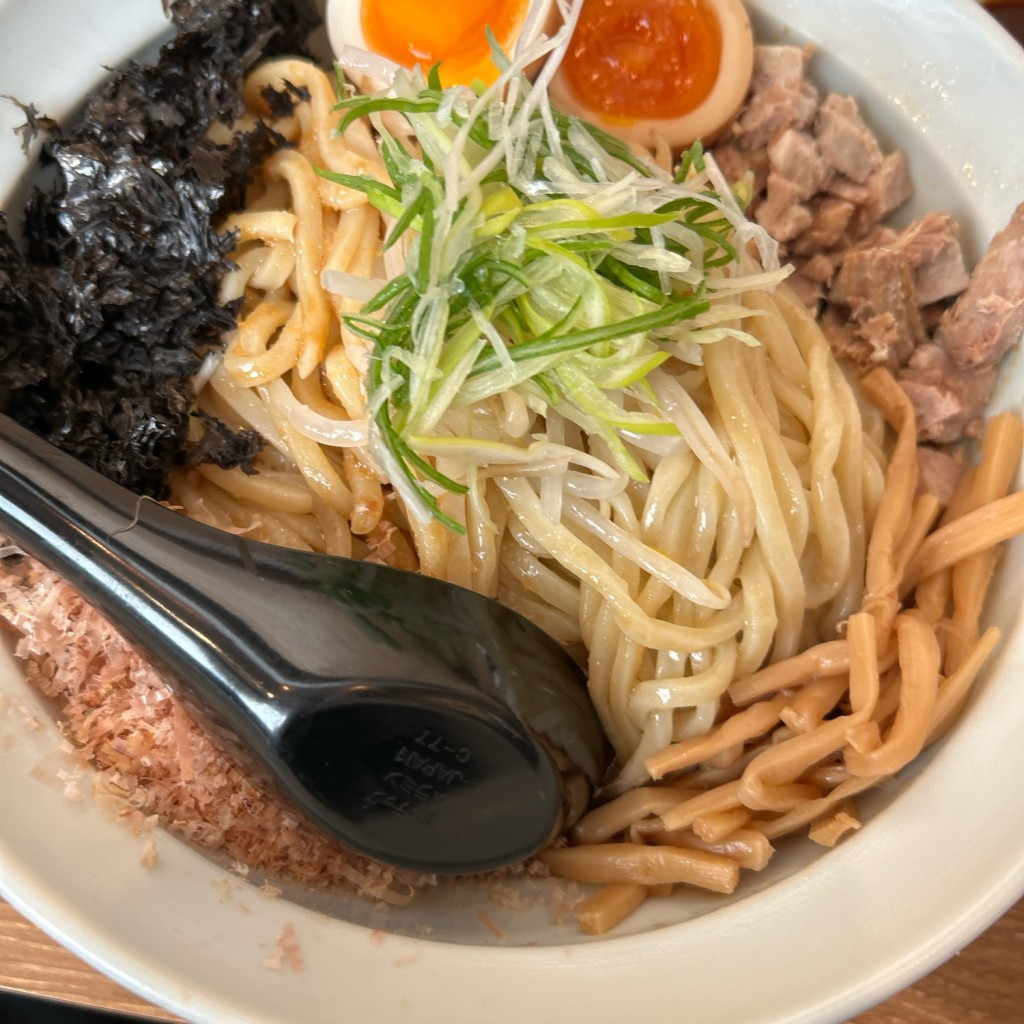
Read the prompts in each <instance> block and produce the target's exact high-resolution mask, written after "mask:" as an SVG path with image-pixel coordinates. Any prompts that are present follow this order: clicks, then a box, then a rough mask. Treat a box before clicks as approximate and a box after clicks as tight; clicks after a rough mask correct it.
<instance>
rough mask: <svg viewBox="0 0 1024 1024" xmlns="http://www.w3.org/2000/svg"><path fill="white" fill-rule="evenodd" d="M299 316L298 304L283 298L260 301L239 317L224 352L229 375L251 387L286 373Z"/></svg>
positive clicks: (296, 340)
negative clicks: (243, 315) (236, 326)
mask: <svg viewBox="0 0 1024 1024" xmlns="http://www.w3.org/2000/svg"><path fill="white" fill-rule="evenodd" d="M300 318H301V314H300V313H299V312H298V306H297V305H296V304H295V303H294V302H283V301H268V302H262V303H260V305H258V306H257V307H256V308H255V309H254V310H253V311H252V312H251V313H249V314H248V315H246V316H245V317H243V318H242V319H241V320H240V321H239V323H238V328H237V330H236V331H235V334H234V338H233V339H232V340H231V341H230V342H229V344H228V347H227V351H226V352H225V353H224V366H225V368H226V369H227V370H228V371H229V373H230V374H231V376H232V378H233V379H234V380H235V381H237V382H239V383H240V384H241V386H243V387H255V386H256V385H258V384H266V383H267V382H269V381H271V380H276V379H277V378H278V377H281V376H283V375H284V374H285V373H287V371H288V370H290V369H291V368H292V367H293V366H294V365H295V360H296V358H297V357H298V353H299V348H300V345H301V336H300V329H299V321H300ZM277 332H280V333H279V334H278V336H277V337H276V338H275V334H277Z"/></svg>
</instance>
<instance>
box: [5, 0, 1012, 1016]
mask: <svg viewBox="0 0 1024 1024" xmlns="http://www.w3.org/2000/svg"><path fill="white" fill-rule="evenodd" d="M750 7H751V9H752V12H753V15H754V20H755V26H756V31H757V35H758V37H759V38H760V39H763V40H782V41H792V42H804V41H810V42H813V43H815V44H817V46H818V47H819V48H820V52H819V54H818V56H816V58H815V60H814V73H815V75H816V76H817V78H818V80H819V81H820V82H821V83H824V84H827V85H829V86H831V87H833V88H836V89H839V90H842V91H848V92H851V93H853V94H854V95H856V96H857V97H858V98H859V99H860V101H861V103H862V105H863V107H864V109H865V111H866V114H867V117H868V119H869V120H870V121H871V122H872V123H873V124H874V125H875V126H876V127H877V128H878V129H879V130H880V132H881V134H882V136H883V140H884V141H885V142H886V143H887V144H889V145H896V144H899V145H901V146H903V147H904V148H905V149H906V150H907V151H908V153H909V155H910V159H911V163H912V166H913V171H914V175H915V178H916V181H917V185H918V192H917V197H916V199H915V200H914V203H913V205H912V207H911V209H910V210H908V211H905V213H904V216H910V215H915V214H919V213H921V212H924V211H925V210H929V209H947V210H950V211H951V212H953V213H954V214H955V215H956V216H957V217H959V218H960V219H961V220H962V221H963V222H964V225H965V228H966V231H965V239H966V242H967V248H968V251H969V254H970V255H971V256H972V257H977V255H978V254H979V253H980V251H981V249H982V248H983V246H984V244H985V242H986V241H987V240H988V238H989V237H991V235H992V234H993V232H994V231H996V230H997V229H998V228H999V227H1001V226H1002V225H1003V224H1004V223H1005V221H1006V220H1007V218H1008V217H1009V215H1010V212H1011V210H1012V209H1013V207H1014V206H1015V205H1016V203H1017V202H1018V201H1019V200H1021V199H1024V123H1022V117H1021V114H1020V110H1021V106H1020V102H1021V96H1024V55H1022V53H1021V52H1020V50H1019V48H1018V47H1017V46H1016V44H1014V43H1013V41H1012V40H1011V39H1010V38H1009V37H1008V36H1006V35H1005V34H1004V33H1003V32H1002V31H1001V30H1000V29H999V28H998V27H997V26H996V25H995V23H994V22H992V21H991V20H990V19H989V18H988V17H987V15H985V14H984V13H983V12H982V11H981V10H980V9H978V8H977V6H976V5H975V4H974V3H973V2H970V0H858V2H857V3H851V2H850V0H756V2H751V3H750ZM164 32H165V26H164V22H163V19H162V15H161V12H160V4H159V2H158V0H92V2H91V3H89V4H82V3H81V2H80V0H0V94H3V93H7V94H13V95H16V96H17V97H18V98H19V99H21V100H23V101H25V102H28V101H31V102H33V103H35V105H36V107H37V108H39V109H40V110H43V111H45V112H47V113H51V114H53V115H55V116H61V115H63V114H65V113H67V112H68V111H69V110H70V109H72V108H73V107H74V105H75V103H76V102H77V101H78V100H79V99H80V98H81V96H82V95H83V94H84V93H85V91H86V90H87V89H88V88H89V87H90V86H92V85H93V84H95V83H96V82H97V81H98V80H99V79H100V78H101V77H102V75H103V72H102V70H101V68H102V66H103V65H107V66H111V65H116V64H118V63H119V62H121V61H122V60H123V59H124V58H126V57H127V56H129V55H130V54H133V53H135V52H137V51H139V50H141V49H143V48H144V47H146V46H147V45H149V44H151V43H152V42H153V41H154V40H155V39H156V38H158V37H159V36H160V35H162V34H163V33H164ZM21 120H22V118H21V116H20V114H19V113H18V111H17V110H16V109H15V108H14V107H13V105H11V104H9V103H7V101H0V196H4V197H6V198H5V202H4V204H3V205H4V206H7V205H8V204H9V203H10V202H14V201H16V196H17V191H18V182H19V178H20V175H21V173H22V170H23V168H24V158H23V156H22V154H21V152H20V149H19V146H18V141H17V140H16V139H15V138H14V136H13V135H12V133H11V132H10V128H12V127H14V126H15V125H17V124H18V123H20V121H21ZM1022 388H1024V369H1022V367H1021V365H1020V360H1019V358H1018V357H1017V356H1013V357H1011V359H1010V362H1009V365H1008V367H1007V370H1006V373H1005V374H1004V380H1003V382H1002V386H1001V388H1000V390H999V393H998V396H997V405H998V406H999V407H1001V408H1005V407H1010V406H1013V407H1019V406H1020V395H1021V391H1022ZM1022 573H1024V545H1022V544H1020V543H1017V544H1014V545H1011V548H1010V552H1009V555H1008V557H1007V559H1006V562H1005V563H1004V565H1003V568H1002V571H1001V572H1000V575H999V579H998V581H997V584H996V586H995V589H994V592H993V594H992V600H991V604H990V608H989V612H988V617H989V619H990V621H992V622H994V623H996V624H998V625H1000V626H1001V627H1003V628H1004V630H1005V632H1006V639H1005V642H1004V643H1003V645H1002V647H1001V648H1000V650H999V653H998V656H997V657H996V658H995V659H994V661H993V662H992V664H991V665H990V666H989V668H988V671H987V672H986V674H985V678H984V681H983V684H982V685H981V686H980V687H979V690H978V693H977V695H976V698H975V699H974V700H973V702H972V704H971V706H970V707H969V709H968V712H967V714H966V716H965V718H964V720H963V721H962V722H961V723H960V724H959V726H958V727H957V729H956V731H955V732H954V733H953V734H952V735H951V736H950V737H949V738H948V739H947V741H946V742H944V743H943V744H942V745H941V746H940V747H939V748H938V749H937V750H935V751H934V752H933V753H932V754H931V756H930V757H929V758H927V759H926V761H925V762H924V763H922V764H920V765H916V766H915V767H914V770H913V771H911V772H908V773H907V775H906V777H905V778H903V779H901V780H900V781H899V782H898V783H897V784H895V785H893V786H891V787H889V788H887V789H886V790H885V791H883V792H880V793H878V794H876V795H875V796H874V797H872V798H871V799H870V800H868V801H866V803H865V807H866V810H867V813H868V816H869V819H870V820H869V822H868V824H867V826H866V827H865V828H864V829H862V830H861V831H860V832H859V833H857V834H855V835H853V836H852V837H850V838H849V839H847V840H846V841H845V842H844V843H843V844H842V845H840V846H839V847H838V848H837V849H835V850H833V851H830V852H828V853H827V854H825V855H820V853H819V852H818V851H817V850H816V849H811V847H810V844H807V843H801V842H795V843H793V844H791V845H789V846H786V847H785V848H784V849H783V850H781V851H780V853H779V854H778V855H777V857H776V858H775V860H774V861H773V863H772V865H771V867H770V869H769V870H768V871H767V872H765V873H764V874H763V875H762V876H761V877H755V878H754V879H753V885H748V886H747V888H745V889H744V890H743V892H742V893H741V894H740V895H738V896H736V897H734V898H731V899H721V898H718V897H710V896H699V895H695V896H693V897H692V898H682V899H680V898H675V899H672V900H666V901H650V902H649V903H648V904H647V905H645V907H644V908H643V909H642V910H641V912H640V913H638V914H637V915H635V916H634V917H633V918H632V919H630V921H629V922H628V923H627V924H626V926H625V927H623V928H622V929H621V930H620V931H619V932H618V933H617V934H615V935H614V936H612V937H610V938H606V939H601V940H584V939H582V938H581V937H580V936H578V935H577V934H576V933H575V930H574V928H573V926H572V925H571V924H569V923H567V924H563V925H557V924H554V923H552V921H551V915H550V913H549V911H548V909H547V908H546V907H545V906H544V905H543V904H540V903H538V904H537V905H536V906H535V907H534V908H533V909H532V910H530V911H527V912H523V913H518V912H512V911H508V910H501V909H500V908H497V907H495V906H494V905H493V904H491V903H489V902H488V897H487V894H486V893H481V892H480V891H478V890H473V889H464V890H459V891H456V892H446V893H443V894H440V895H438V896H437V897H435V898H434V899H431V900H424V901H422V902H420V903H417V904H416V905H415V906H414V908H413V909H412V910H410V911H406V912H400V913H399V912H392V913H391V914H387V915H383V914H380V913H379V912H376V911H374V910H372V909H371V908H369V907H368V906H367V905H366V904H363V903H361V902H359V901H353V900H349V899H345V898H337V899H324V898H310V897H309V896H308V895H307V894H304V893H289V894H285V896H284V897H281V898H277V899H268V898H266V897H263V896H261V895H259V893H258V892H257V890H256V889H255V887H253V886H252V885H250V884H249V883H247V882H243V881H241V880H240V879H238V878H237V877H236V876H233V875H231V874H230V873H228V872H226V871H224V870H223V869H222V868H220V867H218V866H217V865H215V864H213V863H212V862H211V861H209V860H208V859H206V858H205V857H203V856H202V855H200V854H199V853H197V852H195V851H193V850H191V849H188V848H186V847H184V846H183V845H182V844H180V843H179V842H177V841H176V840H174V839H172V838H171V837H169V836H166V835H161V836H159V837H158V839H157V847H158V853H159V862H158V864H157V866H156V867H155V868H154V869H152V870H145V869H143V868H142V867H141V866H140V856H141V852H142V839H141V838H139V837H135V836H132V835H131V834H130V833H129V832H128V831H127V830H126V829H125V828H124V827H123V826H120V825H117V824H114V823H112V822H110V821H108V820H107V819H106V818H104V816H103V814H102V813H101V811H100V810H99V808H98V807H97V806H96V805H95V804H94V803H93V802H92V801H91V800H89V799H85V800H82V801H78V802H74V801H70V800H68V799H67V798H66V797H65V796H64V795H62V792H61V790H62V785H61V783H60V781H59V778H58V771H59V770H60V769H61V768H62V767H63V766H64V762H63V761H62V755H61V754H60V752H59V750H58V734H57V731H56V728H55V726H54V725H53V724H52V720H51V718H50V715H49V710H48V709H47V708H46V707H45V706H44V705H43V703H42V702H41V701H40V700H39V699H38V698H36V697H35V695H34V694H33V693H31V692H29V691H28V689H27V688H26V687H25V685H24V683H23V681H22V679H21V677H20V673H19V669H18V667H17V665H16V663H15V662H14V660H13V659H12V658H11V657H10V656H9V655H7V654H6V652H4V651H0V823H2V826H0V832H2V835H0V891H2V892H3V894H4V895H5V896H6V897H7V898H8V899H9V900H11V901H12V902H13V903H14V904H15V905H16V906H17V907H19V908H20V909H21V910H22V911H23V912H24V913H25V914H26V915H28V916H29V917H30V918H32V919H33V920H35V921H36V922H37V923H39V924H40V925H41V926H42V927H43V928H45V929H46V930H47V931H49V932H50V933H51V934H53V935H54V936H55V937H56V938H58V939H59V940H60V941H62V942H63V943H64V944H65V945H67V946H69V947H70V948H71V949H73V950H74V951H75V952H77V953H78V954H79V955H81V956H82V957H83V958H84V959H86V960H87V961H89V962H90V963H92V964H93V965H95V966H96V967H98V968H99V969H100V970H102V971H104V972H106V973H107V974H109V975H111V976H112V977H114V978H116V979H117V980H118V981H120V982H122V983H123V984H124V985H126V986H128V987H129V988H131V989H134V990H135V991H136V992H138V993H140V994H141V995H143V996H145V997H147V998H149V999H151V1000H153V1001H154V1002H156V1003H158V1004H160V1005H162V1006H164V1007H167V1008H168V1009H170V1010H173V1011H175V1012H176V1013H178V1014H180V1015H182V1016H184V1017H186V1018H188V1019H190V1020H193V1021H197V1022H211V1024H212V1022H218V1024H222V1022H231V1021H238V1022H245V1024H271V1022H274V1024H328V1022H330V1024H335V1022H337V1021H340V1020H343V1021H351V1022H363V1021H367V1022H369V1021H372V1022H374V1024H393V1022H399V1021H409V1020H416V1021H417V1022H424V1024H434V1022H436V1024H479V1022H481V1021H487V1022H488V1024H513V1022H515V1024H546V1022H555V1021H559V1022H561V1021H564V1020H566V1019H572V1020H580V1021H587V1022H588V1024H609V1022H612V1021H616V1022H617V1021H621V1020H623V1019H627V1018H632V1017H635V1016H642V1017H643V1019H644V1020H645V1021H649V1022H651V1024H664V1022H669V1021H673V1022H675V1021H678V1020H681V1019H684V1018H689V1019H694V1020H700V1021H702V1022H704V1024H714V1022H723V1024H734V1022H735V1024H761V1022H764V1024H769V1022H770V1024H798V1022H803V1024H810V1022H816V1024H825V1022H834V1021H841V1020H844V1019H846V1018H847V1017H849V1016H851V1015H853V1014H854V1013H856V1012H857V1011H859V1010H861V1009H863V1008H864V1007H866V1006H868V1005H870V1004H872V1003H874V1002H877V1001H879V1000H881V999H883V998H885V997H886V996H888V995H889V994H891V993H892V992H894V991H896V990H898V989H900V988H901V987H903V986H905V985H907V984H909V983H910V982H912V981H913V980H915V979H916V978H917V977H919V976H920V975H922V974H923V973H925V972H926V971H928V970H929V969H931V968H932V967H934V966H935V965H936V964H938V963H939V962H940V961H941V960H942V959H944V958H945V957H947V956H948V955H950V954H951V953H953V952H954V951H955V950H956V949H957V948H959V947H960V946H961V945H963V944H964V943H966V942H967V941H968V940H969V939H971V938H972V937H973V936H974V935H975V934H976V933H977V932H979V931H980V930H981V929H982V928H984V927H985V926H986V925H987V924H988V923H989V922H990V921H992V920H993V919H994V918H995V917H996V916H998V914H999V913H1000V912H1001V911H1003V910H1004V909H1005V908H1006V907H1007V906H1008V905H1009V904H1010V903H1012V902H1013V901H1014V900H1015V899H1016V898H1017V897H1018V896H1019V895H1020V894H1021V892H1022V891H1024V815H1021V814H1020V813H1019V808H1020V789H1021V786H1022V784H1024V744H1022V743H1021V742H1020V728H1021V722H1022V721H1024V697H1022V696H1021V690H1020V686H1019V679H1020V678H1021V675H1022V673H1024V622H1022V621H1021V611H1020V603H1021V602H1020V588H1019V586H1018V585H1017V581H1018V580H1019V579H1020V578H1021V576H1022ZM26 712H28V713H29V714H31V715H32V716H34V717H35V718H36V719H38V721H39V722H40V723H42V727H41V728H40V729H39V730H38V731H36V730H33V729H32V728H30V727H29V726H28V725H27V724H26V720H25V719H26ZM82 788H83V789H87V788H88V783H87V780H86V781H85V782H83V783H82ZM480 908H485V909H487V910H488V912H489V913H490V914H491V915H492V916H493V917H494V918H495V919H497V920H498V921H499V922H500V924H501V926H502V927H503V928H504V929H505V930H506V931H507V932H508V938H507V939H505V940H503V941H499V940H498V939H497V938H495V936H494V935H493V934H491V932H489V931H488V930H487V929H486V928H485V927H484V926H483V924H482V923H481V921H480V919H479V918H478V916H477V910H478V909H480ZM286 925H291V926H292V927H293V928H294V930H295V935H296V939H297V941H298V945H299V947H300V949H301V952H302V956H303V959H304V963H305V965H304V969H303V970H302V971H301V972H293V971H291V970H290V969H288V968H285V969H283V970H271V969H269V968H268V967H267V966H265V964H264V962H265V961H266V960H267V958H268V957H269V956H271V955H272V953H273V950H274V946H275V942H276V940H277V938H278V936H279V934H280V933H281V931H282V928H284V927H285V926H286ZM425 926H427V927H429V928H431V929H433V936H434V937H433V938H431V939H425V938H423V937H417V936H418V934H420V935H421V934H422V932H423V930H424V927H425ZM396 933H404V934H396ZM442 940H443V941H442ZM528 943H532V944H531V945H528Z"/></svg>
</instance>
